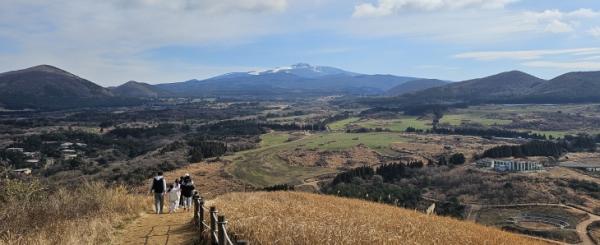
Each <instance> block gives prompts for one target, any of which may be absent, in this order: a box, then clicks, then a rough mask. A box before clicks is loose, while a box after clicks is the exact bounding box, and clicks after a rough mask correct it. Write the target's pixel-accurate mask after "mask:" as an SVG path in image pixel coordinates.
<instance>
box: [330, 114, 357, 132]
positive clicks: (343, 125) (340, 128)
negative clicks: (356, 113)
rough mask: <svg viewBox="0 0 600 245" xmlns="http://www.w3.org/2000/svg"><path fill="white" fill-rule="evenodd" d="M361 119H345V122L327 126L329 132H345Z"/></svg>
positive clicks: (341, 121)
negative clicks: (349, 126)
mask: <svg viewBox="0 0 600 245" xmlns="http://www.w3.org/2000/svg"><path fill="white" fill-rule="evenodd" d="M359 119H360V118H358V117H351V118H348V119H344V120H340V121H337V122H333V123H330V124H329V125H327V126H328V127H329V130H331V131H343V130H345V129H346V125H348V124H351V123H353V122H355V121H358V120H359Z"/></svg>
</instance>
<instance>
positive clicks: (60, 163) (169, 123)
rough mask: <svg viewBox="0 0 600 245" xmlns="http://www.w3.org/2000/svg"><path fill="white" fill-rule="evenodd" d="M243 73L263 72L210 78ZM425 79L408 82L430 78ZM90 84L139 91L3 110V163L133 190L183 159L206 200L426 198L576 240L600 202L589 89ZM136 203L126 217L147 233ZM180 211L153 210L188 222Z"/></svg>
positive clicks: (442, 210) (595, 118)
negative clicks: (477, 98) (243, 195)
mask: <svg viewBox="0 0 600 245" xmlns="http://www.w3.org/2000/svg"><path fill="white" fill-rule="evenodd" d="M299 69H300V70H301V71H302V69H305V68H299ZM315 69H316V68H315ZM319 69H324V68H319ZM310 70H311V71H312V70H314V69H312V68H311V69H310ZM317 70H318V69H317ZM336 71H337V70H336ZM30 72H33V73H34V74H38V75H39V73H40V72H42V73H43V72H50V73H51V74H52V75H53V76H56V75H65V73H64V71H57V70H55V69H53V68H48V67H41V68H40V67H38V68H35V69H33V70H30ZM303 72H304V71H303ZM303 72H300V73H299V74H301V75H304V76H306V73H303ZM338 72H339V71H338ZM25 73H26V71H22V72H19V73H17V74H20V76H22V75H23V74H25ZM267 74H271V75H272V74H276V72H267V73H264V74H262V75H267ZM286 74H287V73H286ZM311 74H312V73H311ZM343 74H345V75H348V76H356V74H354V73H343ZM9 75H10V74H9ZM288 75H289V74H288ZM313 75H314V74H313ZM313 75H311V76H313ZM69 76H70V75H69ZM245 76H252V77H253V78H254V76H261V75H252V74H237V75H232V74H229V75H227V76H226V77H221V78H215V79H217V80H218V79H239V78H240V77H245ZM286 76H287V75H286ZM294 76H296V75H294ZM1 77H2V76H0V78H1ZM502 77H504V76H501V77H500V78H502ZM500 78H498V77H496V78H495V79H500ZM310 79H315V78H314V77H313V78H310ZM246 81H247V80H246ZM417 81H418V80H417ZM477 81H479V80H477ZM477 81H469V82H466V83H465V84H462V85H461V86H474V85H472V84H477V83H478V82H477ZM247 82H248V81H247ZM538 82H539V81H538ZM536 83H537V82H536ZM250 84H252V82H250ZM436 84H438V85H440V84H439V83H436ZM440 86H441V88H443V87H445V86H447V87H449V88H452V87H454V86H457V85H455V84H454V83H451V84H446V85H444V84H441V85H440ZM477 86H481V84H479V85H477ZM410 87H412V88H414V86H412V85H411V86H410ZM426 87H428V86H425V87H423V88H420V89H421V90H419V91H428V90H430V89H438V88H426ZM101 91H103V92H102V93H107V94H106V96H108V97H107V98H133V100H129V101H130V102H131V101H137V102H136V104H132V105H124V104H120V105H102V106H89V105H88V106H86V107H81V108H76V107H73V108H53V109H52V110H48V109H47V108H46V109H45V108H35V109H34V108H30V109H27V110H6V111H1V112H0V163H1V168H0V170H1V171H2V175H4V176H6V177H7V178H9V179H15V180H19V181H24V182H27V181H31V180H38V181H40V183H42V184H43V185H44V186H47V187H46V188H48V189H50V190H53V189H58V188H59V187H60V186H65V185H78V183H86V182H101V183H105V184H106V185H107V186H121V185H125V186H127V187H128V190H129V191H131V193H132V195H139V194H142V193H145V192H147V186H146V185H147V181H148V178H150V177H151V176H152V174H153V173H154V172H158V171H163V172H165V177H166V178H167V179H169V180H172V179H174V178H177V177H179V176H183V175H185V174H186V173H189V174H190V175H191V176H192V178H193V179H195V180H196V183H197V186H196V187H197V188H198V189H199V190H200V192H201V194H202V196H203V197H204V198H206V199H207V200H213V199H214V200H217V202H218V200H219V198H222V197H228V195H233V196H235V195H237V194H229V193H239V192H256V191H259V192H260V191H284V190H294V191H295V192H309V193H319V194H323V195H330V196H337V197H344V198H352V199H363V200H365V201H369V202H377V203H380V204H385V205H388V206H395V207H399V208H405V209H409V210H417V211H418V212H426V211H427V209H428V208H429V207H431V205H432V204H435V205H434V206H435V208H434V212H435V214H437V215H439V216H447V217H451V218H453V219H459V220H467V221H473V222H476V223H479V224H482V225H486V226H491V227H495V228H497V229H502V230H505V231H509V232H512V233H518V234H523V235H527V236H529V237H538V238H539V239H549V240H554V241H560V242H565V243H570V244H577V243H580V242H583V243H585V244H587V243H588V242H589V239H587V238H588V237H587V233H585V234H583V235H582V232H581V230H582V229H583V230H585V229H587V224H588V223H592V222H593V221H595V218H596V217H597V215H600V201H599V198H598V197H600V179H598V174H597V173H596V171H597V170H598V169H600V165H598V164H597V162H598V161H600V152H598V151H597V150H596V145H597V144H598V143H600V127H598V122H600V105H598V104H595V103H579V104H498V103H472V104H411V103H406V104H397V100H398V99H401V98H404V97H405V96H406V97H411V96H414V95H415V93H420V92H419V91H416V92H410V93H406V94H404V95H399V96H396V97H390V96H387V97H379V96H370V97H369V98H370V100H366V99H365V97H354V96H353V95H352V94H345V95H340V94H338V92H339V91H333V92H331V93H330V94H328V95H327V96H324V95H323V94H320V93H321V92H319V93H316V94H315V93H312V92H310V93H304V92H302V94H303V98H300V97H294V96H291V97H286V98H282V97H277V96H276V97H268V98H266V97H265V98H262V99H256V98H249V97H244V96H242V97H238V98H235V99H234V98H232V97H230V96H228V95H219V96H206V95H203V96H199V97H178V96H181V95H175V94H174V93H175V92H173V91H171V92H167V91H166V89H165V87H164V86H162V87H161V86H154V85H148V84H143V83H138V82H133V81H131V82H128V83H126V84H125V85H124V86H123V87H120V88H110V89H108V90H104V89H101ZM106 91H108V92H106ZM32 105H33V104H32ZM261 195H262V194H261ZM269 198H273V197H269ZM298 198H300V197H298ZM301 198H305V197H301ZM310 198H312V197H310ZM310 198H309V199H310ZM146 201H147V200H146ZM147 215H148V214H146V215H144V216H142V218H140V219H139V220H138V221H136V222H137V223H132V224H135V225H134V226H135V227H138V228H139V229H137V230H136V229H135V227H132V226H131V225H129V226H127V227H128V228H126V230H128V231H131V232H133V233H136V234H138V233H139V234H140V235H141V234H142V233H144V231H145V229H146V228H147V227H148V226H147V224H146V223H144V222H152V221H151V220H153V219H152V216H147ZM236 215H237V214H236ZM239 215H241V216H240V218H242V217H245V216H244V215H245V214H239ZM331 215H333V214H331ZM177 217H179V218H177ZM177 217H176V218H173V219H169V220H168V221H167V220H165V221H164V222H167V223H172V225H173V227H179V228H177V229H182V230H185V231H186V232H189V229H190V228H189V227H186V226H182V225H181V224H183V223H182V222H181V219H182V218H184V217H185V216H177ZM236 225H240V224H236ZM583 226H586V227H583ZM234 227H238V228H235V229H241V230H239V231H245V229H248V228H247V227H244V226H234ZM582 227H583V228H582ZM589 229H592V230H593V229H594V228H593V227H592V226H590V228H589ZM157 232H158V233H161V232H159V231H157ZM386 232H387V231H386ZM167 233H168V231H167ZM590 233H591V234H592V233H593V232H590ZM161 234H162V233H161ZM182 234H188V233H182ZM265 234H266V233H265ZM160 236H162V235H160ZM256 237H257V238H256V239H262V238H260V237H261V236H260V235H256ZM180 238H181V239H182V241H184V240H185V241H188V242H190V241H189V240H186V239H185V238H184V237H180ZM115 239H117V238H115ZM157 239H158V238H157ZM161 239H162V238H161ZM174 239H175V238H174ZM178 239H179V238H178ZM127 241H129V240H125V241H124V242H125V243H127ZM122 242H123V241H122ZM131 242H133V240H132V241H131Z"/></svg>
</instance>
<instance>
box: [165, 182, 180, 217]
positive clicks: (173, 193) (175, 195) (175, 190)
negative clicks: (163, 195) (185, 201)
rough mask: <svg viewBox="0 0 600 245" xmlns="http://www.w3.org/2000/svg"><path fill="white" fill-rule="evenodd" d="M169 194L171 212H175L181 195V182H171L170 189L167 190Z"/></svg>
mask: <svg viewBox="0 0 600 245" xmlns="http://www.w3.org/2000/svg"><path fill="white" fill-rule="evenodd" d="M167 193H168V196H169V213H170V214H171V213H173V212H175V210H177V206H179V195H180V193H181V192H180V188H179V184H178V183H177V182H175V183H174V184H169V190H168V191H167Z"/></svg>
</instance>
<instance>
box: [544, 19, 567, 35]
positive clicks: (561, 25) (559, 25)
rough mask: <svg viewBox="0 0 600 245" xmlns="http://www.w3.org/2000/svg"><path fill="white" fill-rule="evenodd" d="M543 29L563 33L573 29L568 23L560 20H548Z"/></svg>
mask: <svg viewBox="0 0 600 245" xmlns="http://www.w3.org/2000/svg"><path fill="white" fill-rule="evenodd" d="M544 31H545V32H551V33H565V32H572V31H574V28H573V27H572V26H571V25H570V24H567V23H565V22H562V21H560V20H552V21H550V23H548V25H547V26H546V29H544Z"/></svg>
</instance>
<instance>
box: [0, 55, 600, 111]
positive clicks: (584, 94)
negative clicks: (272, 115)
mask: <svg viewBox="0 0 600 245" xmlns="http://www.w3.org/2000/svg"><path fill="white" fill-rule="evenodd" d="M444 83H445V82H444V81H440V80H434V79H419V78H414V77H401V76H393V75H365V74H359V73H353V72H348V71H344V70H341V69H337V68H333V67H325V66H311V65H308V64H296V65H292V66H290V67H283V68H277V69H272V70H267V71H262V72H245V73H228V74H224V75H221V76H217V77H213V78H209V79H205V80H189V81H186V82H179V83H168V84H158V85H150V84H146V83H140V82H135V81H130V82H127V83H125V84H123V85H120V86H118V87H113V88H104V87H101V86H99V85H97V84H95V83H93V82H91V81H89V80H86V79H84V78H81V77H79V76H76V75H74V74H72V73H69V72H67V71H65V70H62V69H59V68H56V67H53V66H50V65H40V66H35V67H31V68H27V69H23V70H17V71H10V72H5V73H0V107H4V108H9V109H26V108H31V109H66V108H80V107H93V106H122V105H132V104H140V103H142V102H143V101H144V100H148V99H156V98H161V97H202V96H224V97H227V96H231V97H240V96H242V97H248V96H250V97H253V98H259V99H268V98H273V97H276V98H293V97H294V96H297V97H307V96H315V95H316V96H323V95H381V94H383V93H384V92H385V91H388V93H389V94H392V95H398V96H397V97H387V98H385V99H383V98H382V99H379V100H380V103H387V104H389V105H394V106H397V105H401V104H406V103H579V102H600V72H571V73H566V74H563V75H561V76H558V77H556V78H554V79H551V80H544V79H540V78H537V77H535V76H532V75H529V74H527V73H524V72H521V71H509V72H503V73H499V74H496V75H492V76H488V77H483V78H478V79H472V80H467V81H462V82H454V83H447V84H444ZM394 93H395V94H394ZM376 100H378V99H377V98H375V99H372V100H371V101H376Z"/></svg>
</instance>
